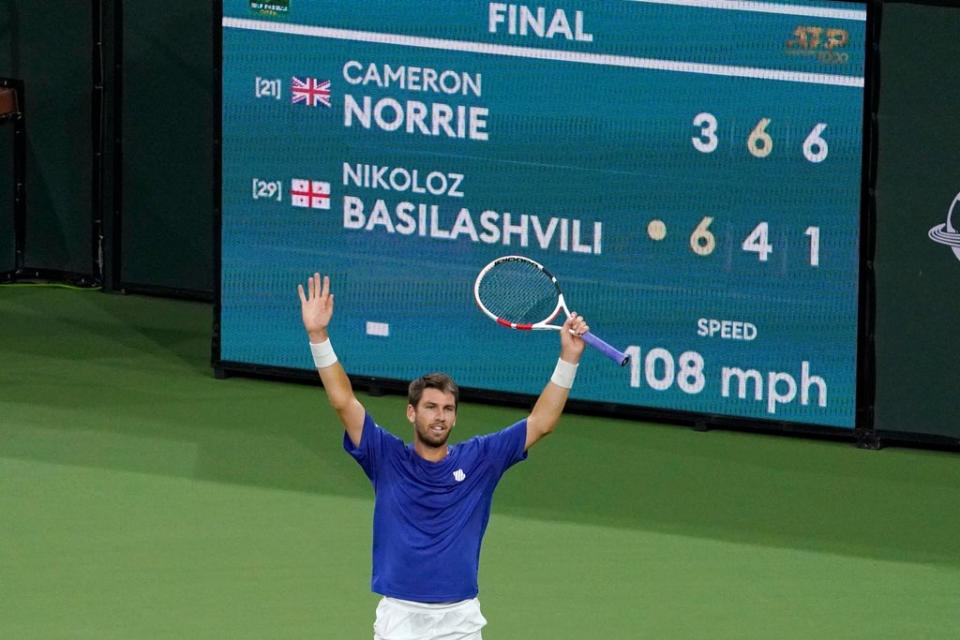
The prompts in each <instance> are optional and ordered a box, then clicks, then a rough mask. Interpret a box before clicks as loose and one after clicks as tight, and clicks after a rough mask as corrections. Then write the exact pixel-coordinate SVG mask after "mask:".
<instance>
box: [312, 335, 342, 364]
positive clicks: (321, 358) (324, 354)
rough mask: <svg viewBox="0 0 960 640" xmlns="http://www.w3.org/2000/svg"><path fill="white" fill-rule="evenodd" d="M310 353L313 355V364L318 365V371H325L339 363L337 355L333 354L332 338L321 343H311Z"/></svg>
mask: <svg viewBox="0 0 960 640" xmlns="http://www.w3.org/2000/svg"><path fill="white" fill-rule="evenodd" d="M310 353H312V354H313V363H314V364H315V365H317V369H325V368H326V367H329V366H330V365H332V364H335V363H336V362H337V354H335V353H334V352H333V345H331V344H330V338H327V339H326V340H324V341H323V342H320V343H315V342H311V343H310Z"/></svg>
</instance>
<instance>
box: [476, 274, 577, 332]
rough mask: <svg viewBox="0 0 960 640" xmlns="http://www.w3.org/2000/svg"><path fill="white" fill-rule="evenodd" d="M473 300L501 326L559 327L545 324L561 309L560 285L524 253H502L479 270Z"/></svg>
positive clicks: (521, 328)
mask: <svg viewBox="0 0 960 640" xmlns="http://www.w3.org/2000/svg"><path fill="white" fill-rule="evenodd" d="M473 299H474V301H476V303H477V306H478V307H480V310H481V311H482V312H483V313H484V314H485V315H486V316H487V317H489V318H490V319H491V320H493V321H494V322H496V323H497V324H499V325H502V326H504V327H510V328H511V329H519V330H521V331H529V330H531V329H559V328H560V327H558V326H556V325H549V324H547V323H548V322H550V321H551V320H553V319H554V318H555V317H557V314H559V313H560V311H561V309H563V306H564V303H563V295H562V294H561V292H560V285H559V284H558V283H557V279H556V278H555V277H554V276H553V274H552V273H550V272H549V271H547V269H546V268H545V267H544V266H543V265H542V264H540V263H539V262H537V261H536V260H531V259H530V258H527V257H525V256H502V257H500V258H497V259H496V260H493V261H492V262H490V263H489V264H488V265H487V266H485V267H484V268H483V269H481V270H480V273H479V274H477V279H476V281H475V282H474V283H473Z"/></svg>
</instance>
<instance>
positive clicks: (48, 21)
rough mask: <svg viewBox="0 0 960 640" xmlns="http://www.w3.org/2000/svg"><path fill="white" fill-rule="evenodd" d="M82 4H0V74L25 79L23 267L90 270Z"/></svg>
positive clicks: (8, 0) (87, 82) (87, 72)
mask: <svg viewBox="0 0 960 640" xmlns="http://www.w3.org/2000/svg"><path fill="white" fill-rule="evenodd" d="M92 24H93V17H92V11H91V3H90V2H80V1H68V0H59V1H47V2H29V1H27V0H5V1H4V2H3V3H2V4H0V29H2V35H0V76H3V77H9V78H19V79H22V80H23V81H24V83H25V88H24V94H25V101H24V105H25V114H26V126H27V134H26V145H27V146H26V178H25V180H26V197H27V219H26V244H25V256H24V261H25V265H26V266H27V267H30V268H35V269H51V270H56V271H67V272H72V273H79V274H87V275H89V274H91V273H92V271H93V264H92V250H91V229H92V214H93V206H92V193H93V186H92V169H91V156H92V153H93V147H92V141H91V135H90V129H91V106H90V105H91V100H90V94H91V84H92V64H91V42H92Z"/></svg>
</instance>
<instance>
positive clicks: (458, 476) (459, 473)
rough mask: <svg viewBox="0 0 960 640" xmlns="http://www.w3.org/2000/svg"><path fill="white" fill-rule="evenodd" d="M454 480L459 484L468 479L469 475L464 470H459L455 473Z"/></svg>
mask: <svg viewBox="0 0 960 640" xmlns="http://www.w3.org/2000/svg"><path fill="white" fill-rule="evenodd" d="M453 479H454V480H456V481H457V482H463V481H464V480H466V479H467V474H465V473H464V472H463V469H457V470H456V471H454V472H453Z"/></svg>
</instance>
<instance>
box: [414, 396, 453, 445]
mask: <svg viewBox="0 0 960 640" xmlns="http://www.w3.org/2000/svg"><path fill="white" fill-rule="evenodd" d="M407 420H409V421H410V422H411V423H413V431H414V437H415V438H416V439H417V440H419V441H420V442H422V443H423V444H425V445H427V446H428V447H433V448H438V447H442V446H443V445H444V444H446V442H447V438H449V437H450V430H451V429H453V425H454V423H456V421H457V405H456V401H455V400H454V398H453V394H452V393H447V392H444V391H440V390H439V389H430V388H427V389H424V390H423V395H421V396H420V402H418V403H417V406H416V407H414V406H413V405H412V404H408V405H407Z"/></svg>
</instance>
